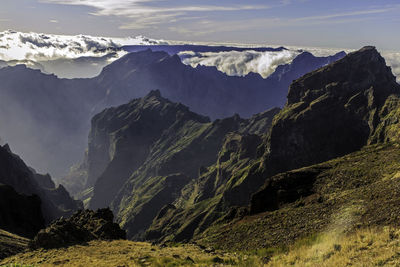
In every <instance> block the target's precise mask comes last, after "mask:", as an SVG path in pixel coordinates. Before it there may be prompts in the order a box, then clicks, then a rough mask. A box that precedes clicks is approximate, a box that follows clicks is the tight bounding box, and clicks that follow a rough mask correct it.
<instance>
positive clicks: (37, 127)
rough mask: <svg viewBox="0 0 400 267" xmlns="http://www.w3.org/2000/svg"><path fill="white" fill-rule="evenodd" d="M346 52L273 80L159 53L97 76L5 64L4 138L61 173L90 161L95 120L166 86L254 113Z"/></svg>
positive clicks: (1, 89) (192, 100)
mask: <svg viewBox="0 0 400 267" xmlns="http://www.w3.org/2000/svg"><path fill="white" fill-rule="evenodd" d="M342 56H343V54H338V55H335V56H332V57H327V58H315V57H313V56H311V55H309V56H308V57H307V60H295V61H294V62H293V63H292V64H291V66H287V67H285V68H283V69H280V70H279V71H278V72H277V73H276V74H274V75H273V76H272V77H271V78H268V79H263V78H262V77H261V76H259V75H258V74H250V75H247V76H246V77H231V76H227V75H225V74H223V73H221V72H219V71H218V70H217V69H215V68H213V67H200V66H199V67H197V68H196V69H193V68H192V67H190V66H187V65H185V64H183V63H182V62H181V60H180V59H179V57H178V56H176V55H175V56H170V55H169V54H168V53H166V52H152V51H151V50H146V51H142V52H137V53H131V54H128V55H126V56H124V57H122V58H121V59H119V60H117V61H115V62H113V63H112V64H110V65H108V66H107V67H105V68H104V69H103V71H102V73H101V74H100V75H99V76H97V77H95V78H92V79H59V78H57V77H56V76H54V75H46V74H43V73H41V72H40V71H38V70H31V69H28V68H26V67H24V66H21V65H18V66H15V67H5V68H2V69H0V79H1V81H2V83H1V85H0V124H1V125H7V127H2V128H1V130H0V135H1V136H2V137H4V138H5V139H6V140H7V141H8V142H9V143H10V144H11V145H12V147H13V148H14V150H15V151H16V152H17V153H18V154H20V155H22V156H23V157H24V159H25V160H26V161H27V162H28V163H29V165H32V166H34V167H35V168H36V169H37V170H39V171H40V172H47V171H49V172H50V173H51V174H52V175H53V176H55V177H57V178H58V177H62V176H64V175H65V174H66V173H67V170H68V168H69V167H70V166H72V165H73V164H74V163H76V162H77V161H78V159H79V158H82V156H83V151H84V149H85V147H86V144H87V134H88V132H89V129H90V118H91V117H93V116H94V115H95V114H97V113H99V112H101V111H102V110H103V109H104V108H107V107H110V106H116V105H121V104H125V103H127V102H128V101H129V100H131V99H133V98H138V97H143V96H145V95H146V94H147V93H148V92H150V91H151V90H157V89H159V90H160V91H161V93H162V94H163V96H165V97H167V98H169V99H171V100H172V101H175V102H181V103H183V104H185V105H187V106H189V107H190V108H191V109H192V110H193V111H195V112H198V113H200V114H204V115H207V116H210V117H212V118H213V119H215V118H221V117H227V116H232V115H234V114H235V113H238V114H240V115H241V116H243V117H250V116H251V115H253V114H255V113H257V112H261V111H264V110H266V109H268V108H272V107H275V106H281V105H283V104H284V102H285V96H286V94H287V86H288V85H289V84H290V82H291V81H292V79H294V78H298V77H299V76H301V75H302V74H305V73H306V71H309V70H312V69H316V68H318V67H320V66H322V65H325V64H328V63H329V62H332V61H335V60H337V59H339V58H341V57H342ZM299 57H300V56H299ZM308 61H310V62H308ZM307 62H308V63H307ZM21 140H24V142H21ZM60 140H61V141H60ZM68 184H69V183H68ZM72 187H73V186H72ZM69 189H71V188H69ZM74 193H75V192H74Z"/></svg>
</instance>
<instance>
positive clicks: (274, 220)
mask: <svg viewBox="0 0 400 267" xmlns="http://www.w3.org/2000/svg"><path fill="white" fill-rule="evenodd" d="M316 170H317V172H318V173H319V174H318V175H317V178H316V180H315V182H314V183H313V188H312V192H313V194H311V195H309V196H307V197H304V198H300V199H297V200H295V201H294V202H292V203H286V204H284V205H282V206H280V207H279V209H277V210H274V211H270V212H265V213H261V214H257V215H253V216H249V217H245V218H244V219H241V220H237V221H234V222H231V223H228V224H216V225H214V226H212V227H211V228H210V229H209V230H207V231H206V232H205V233H204V234H203V235H201V236H200V237H198V240H197V242H199V243H201V244H203V245H206V246H210V245H212V246H215V247H217V248H222V249H230V250H247V251H251V250H256V249H263V248H264V249H265V248H271V247H276V246H282V245H290V244H291V243H293V242H294V241H295V240H297V239H301V238H307V237H309V236H311V235H314V234H317V233H323V232H326V231H331V230H332V229H339V230H340V231H341V232H348V231H351V230H353V229H356V228H365V227H372V226H377V225H378V226H379V225H383V226H387V225H391V226H395V227H396V226H400V179H399V178H400V146H399V145H398V144H393V143H392V144H385V145H373V146H368V147H366V148H364V149H362V150H361V151H359V152H355V153H352V154H349V155H347V156H344V157H341V158H338V159H334V160H331V161H328V162H325V163H322V164H318V165H315V166H311V167H306V168H302V169H299V170H294V171H291V172H289V173H291V174H292V176H295V175H296V172H302V173H304V172H315V171H316Z"/></svg>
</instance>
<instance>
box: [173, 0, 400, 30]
mask: <svg viewBox="0 0 400 267" xmlns="http://www.w3.org/2000/svg"><path fill="white" fill-rule="evenodd" d="M282 3H283V4H284V5H288V4H289V3H290V1H289V2H287V3H285V2H282ZM397 10H399V11H400V5H391V6H385V7H381V8H370V9H361V10H352V11H348V12H336V13H326V14H321V15H318V16H303V17H262V18H260V17H256V18H250V19H245V20H244V19H235V20H223V21H220V20H198V21H196V23H191V24H182V25H179V26H175V25H174V26H170V27H169V28H168V29H169V30H170V31H173V32H178V33H180V34H185V35H187V36H201V35H207V34H212V33H219V32H234V31H236V32H237V31H245V30H265V29H267V28H269V29H277V28H280V27H301V26H311V25H334V24H345V23H354V22H362V21H367V20H371V19H374V18H373V16H371V15H373V14H384V13H388V12H393V11H397Z"/></svg>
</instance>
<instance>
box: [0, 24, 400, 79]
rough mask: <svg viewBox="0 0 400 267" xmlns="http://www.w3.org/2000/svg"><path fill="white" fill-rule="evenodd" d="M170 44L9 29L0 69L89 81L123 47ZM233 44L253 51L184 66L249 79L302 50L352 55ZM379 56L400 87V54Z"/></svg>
mask: <svg viewBox="0 0 400 267" xmlns="http://www.w3.org/2000/svg"><path fill="white" fill-rule="evenodd" d="M168 44H171V45H173V44H182V42H174V41H165V40H155V39H150V38H146V37H144V36H137V37H127V38H110V37H95V36H89V35H76V36H69V35H54V34H42V33H34V32H30V33H23V32H16V31H12V30H8V31H4V32H0V68H1V67H4V66H7V65H11V66H14V65H17V64H25V65H27V66H28V67H30V68H34V69H40V70H41V71H42V72H44V73H53V74H56V75H57V76H59V77H61V78H88V77H94V76H96V75H98V74H99V73H100V72H101V70H102V68H103V67H104V66H106V65H108V64H110V63H111V62H113V61H114V60H116V59H118V58H120V57H122V56H123V55H125V54H126V53H127V52H126V51H124V50H123V46H126V45H149V46H151V45H168ZM203 45H204V44H203ZM212 45H216V44H212ZM219 45H221V44H219ZM230 45H231V46H238V47H249V49H248V50H247V49H246V50H245V51H224V52H201V53H199V52H197V53H196V52H193V51H182V52H180V53H179V56H180V57H181V59H182V62H183V63H184V64H187V65H190V66H192V67H197V66H199V65H202V66H210V67H216V68H217V69H218V70H219V71H221V72H224V73H226V74H227V75H234V76H245V75H247V74H249V73H250V72H254V73H259V74H260V75H261V76H262V77H264V78H266V77H268V76H269V75H270V74H271V73H273V72H274V70H275V69H276V67H277V66H279V65H282V64H288V63H290V62H291V61H292V60H293V59H294V58H295V57H296V56H297V55H299V54H300V53H301V52H302V51H308V52H310V53H312V54H313V55H315V56H329V55H334V54H336V53H337V52H340V51H345V52H347V53H349V52H351V51H352V50H349V49H332V48H318V47H294V46H293V47H291V46H287V47H286V49H282V50H281V51H266V52H259V51H254V50H252V48H253V47H254V48H255V47H261V46H259V45H254V46H251V45H250V46H249V45H243V44H234V45H232V44H230ZM267 47H270V46H267ZM380 52H381V53H382V55H383V56H384V57H385V59H386V62H387V64H388V65H389V66H391V68H392V70H393V73H394V74H395V75H396V76H397V79H398V81H399V82H400V52H396V51H380Z"/></svg>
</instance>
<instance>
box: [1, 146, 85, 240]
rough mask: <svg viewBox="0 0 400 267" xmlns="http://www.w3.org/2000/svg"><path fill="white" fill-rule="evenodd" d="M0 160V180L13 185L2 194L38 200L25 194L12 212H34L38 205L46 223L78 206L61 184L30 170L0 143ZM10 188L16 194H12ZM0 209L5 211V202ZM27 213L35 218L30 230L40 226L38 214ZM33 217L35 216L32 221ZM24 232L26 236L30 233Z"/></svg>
mask: <svg viewBox="0 0 400 267" xmlns="http://www.w3.org/2000/svg"><path fill="white" fill-rule="evenodd" d="M0 162H1V164H0V183H1V184H4V185H8V186H10V187H12V188H13V189H10V188H8V187H5V188H4V190H6V191H4V193H6V192H8V193H7V194H5V195H2V197H11V198H12V197H14V198H15V199H21V198H23V197H22V196H20V195H18V194H24V195H28V196H30V195H37V196H38V197H40V199H37V197H27V198H26V199H25V200H23V199H21V201H22V202H21V205H19V204H18V202H15V205H16V208H18V209H16V210H15V211H14V212H15V214H18V213H20V214H23V212H34V214H36V211H37V210H38V208H39V210H40V208H41V210H42V212H43V217H44V219H45V221H46V222H50V221H51V220H54V219H56V218H58V217H60V216H63V215H68V214H70V213H71V212H72V211H74V210H76V209H79V208H81V203H80V201H75V200H73V199H72V198H71V197H70V196H69V194H68V192H67V191H66V190H65V189H64V188H63V187H62V186H59V187H57V188H56V187H55V186H54V183H53V182H52V181H51V179H50V178H49V177H48V176H42V175H39V174H36V173H35V172H33V171H32V170H31V169H30V168H28V167H27V166H26V165H25V163H24V162H23V161H22V160H21V159H20V158H19V157H18V156H16V155H15V154H13V153H12V152H11V150H10V148H9V147H8V145H5V146H0ZM38 181H39V182H38ZM41 185H42V186H43V187H42V186H41ZM13 190H15V191H16V192H17V193H18V194H17V195H16V193H15V194H13V192H12V191H13ZM25 204H26V205H27V206H26V207H25V206H24V205H25ZM18 205H19V206H18ZM28 207H31V209H29V210H25V209H26V208H28ZM3 208H4V209H5V210H2V213H3V212H4V214H6V211H7V210H9V208H10V206H8V205H6V206H4V207H3ZM24 210H25V211H24ZM30 216H31V217H32V220H33V221H35V223H32V226H31V231H34V229H36V228H37V227H40V224H41V222H40V217H41V216H42V215H41V214H36V215H30ZM6 218H7V217H6ZM6 218H5V219H6ZM34 218H37V219H36V220H34ZM23 220H25V219H23V218H21V222H20V223H21V224H23ZM10 223H11V222H10ZM16 225H18V223H16ZM20 234H21V233H20ZM27 235H28V236H29V235H30V234H27Z"/></svg>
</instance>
